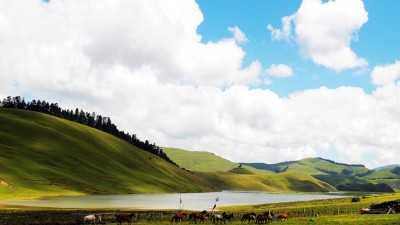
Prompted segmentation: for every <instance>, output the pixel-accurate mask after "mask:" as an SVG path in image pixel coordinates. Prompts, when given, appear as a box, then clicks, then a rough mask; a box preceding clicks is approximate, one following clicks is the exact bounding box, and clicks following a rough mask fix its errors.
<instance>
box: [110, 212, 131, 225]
mask: <svg viewBox="0 0 400 225" xmlns="http://www.w3.org/2000/svg"><path fill="white" fill-rule="evenodd" d="M115 217H116V218H115V220H116V221H117V224H119V225H121V224H122V222H124V221H126V222H127V223H128V224H132V220H136V215H135V213H131V214H118V215H116V216H115Z"/></svg>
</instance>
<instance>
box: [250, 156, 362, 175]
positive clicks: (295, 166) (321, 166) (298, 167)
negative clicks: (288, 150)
mask: <svg viewBox="0 0 400 225" xmlns="http://www.w3.org/2000/svg"><path fill="white" fill-rule="evenodd" d="M244 164H245V165H249V166H253V167H255V168H257V169H264V170H270V171H273V172H281V171H285V170H286V168H287V171H291V170H293V171H301V172H303V173H306V174H309V175H328V174H329V173H328V171H329V172H333V173H338V174H342V173H343V171H344V170H348V171H349V172H350V174H345V175H356V174H364V173H366V172H368V171H369V170H368V169H367V168H366V167H364V166H353V165H343V164H336V163H332V162H329V161H327V160H323V159H319V158H306V159H302V160H299V161H290V162H282V163H276V164H263V163H257V164H252V163H244Z"/></svg>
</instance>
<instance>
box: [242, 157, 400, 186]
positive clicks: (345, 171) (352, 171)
mask: <svg viewBox="0 0 400 225" xmlns="http://www.w3.org/2000/svg"><path fill="white" fill-rule="evenodd" d="M242 164H243V165H247V166H251V167H254V168H257V169H263V170H268V171H271V172H275V173H282V172H286V171H301V172H303V173H306V174H309V175H312V176H313V177H315V178H317V179H319V180H322V181H324V182H327V183H329V184H331V185H333V186H334V187H336V188H337V189H338V190H341V191H371V192H376V191H378V192H379V191H381V192H393V191H400V176H399V174H397V173H398V172H399V173H400V171H397V170H395V171H393V169H394V168H396V167H388V168H384V169H381V170H370V169H368V168H366V167H365V166H364V165H361V164H345V163H338V162H334V161H332V160H329V159H324V158H306V159H302V160H298V161H289V162H281V163H275V164H266V163H242Z"/></svg>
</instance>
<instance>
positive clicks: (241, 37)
mask: <svg viewBox="0 0 400 225" xmlns="http://www.w3.org/2000/svg"><path fill="white" fill-rule="evenodd" d="M228 30H229V32H231V33H232V34H233V37H234V38H235V40H236V41H237V42H239V43H246V42H248V41H249V40H248V39H247V38H246V35H245V34H244V33H243V32H242V31H241V30H240V29H239V27H238V26H234V27H228Z"/></svg>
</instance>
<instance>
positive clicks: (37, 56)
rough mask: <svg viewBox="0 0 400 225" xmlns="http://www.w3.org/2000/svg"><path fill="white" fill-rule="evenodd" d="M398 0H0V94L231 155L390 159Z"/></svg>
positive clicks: (399, 74) (396, 98)
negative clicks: (102, 118)
mask: <svg viewBox="0 0 400 225" xmlns="http://www.w3.org/2000/svg"><path fill="white" fill-rule="evenodd" d="M398 9H400V1H395V0H380V1H377V0H365V1H362V0H335V1H326V0H324V1H322V0H279V1H278V0H264V1H254V0H235V1H228V0H197V1H196V0H168V1H165V0H146V1H125V0H102V1H98V0H88V1H81V0H50V1H42V0H32V1H26V0H13V1H0V80H1V82H0V98H4V97H6V96H17V95H19V96H23V97H25V98H26V99H27V100H30V99H41V100H46V101H49V102H56V103H58V104H59V105H60V106H62V107H64V108H70V109H75V108H82V109H83V110H85V111H88V112H92V111H94V112H96V113H97V114H101V115H103V116H109V117H111V118H112V121H113V122H114V123H115V124H116V125H117V126H118V128H119V129H121V130H124V131H125V132H129V133H134V134H136V135H137V136H138V137H139V138H140V139H143V140H146V139H147V140H149V141H150V142H152V143H156V144H157V145H159V146H164V147H177V148H183V149H187V150H197V151H209V152H213V153H215V154H217V155H219V156H222V157H225V158H227V159H229V160H232V161H234V162H265V163H276V162H281V161H288V160H298V159H303V158H306V157H325V158H329V159H331V160H335V161H338V162H344V163H355V164H365V165H366V166H368V167H369V168H374V167H378V166H383V165H386V164H396V163H397V164H398V163H399V160H400V159H399V157H398V149H400V82H399V79H400V61H399V60H400V56H399V52H400V45H399V44H398V40H400V34H399V33H400V30H399V29H398V25H399V24H398V23H399V22H398V21H400V18H399V17H400V16H399V15H398V12H397V11H398Z"/></svg>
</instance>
